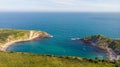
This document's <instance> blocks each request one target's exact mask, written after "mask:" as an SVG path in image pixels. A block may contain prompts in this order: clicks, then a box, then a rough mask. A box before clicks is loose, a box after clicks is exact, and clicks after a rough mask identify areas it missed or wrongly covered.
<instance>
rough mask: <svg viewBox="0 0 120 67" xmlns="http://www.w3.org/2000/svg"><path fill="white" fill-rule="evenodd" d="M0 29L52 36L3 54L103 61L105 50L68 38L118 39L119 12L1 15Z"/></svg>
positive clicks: (19, 46)
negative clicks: (96, 35)
mask: <svg viewBox="0 0 120 67" xmlns="http://www.w3.org/2000/svg"><path fill="white" fill-rule="evenodd" d="M0 28H14V29H26V30H42V31H45V32H48V33H49V34H51V35H53V36H54V37H53V38H44V39H39V40H36V41H33V42H24V43H17V44H14V45H12V46H11V47H9V48H8V50H7V51H15V52H29V53H34V54H52V55H56V56H78V57H83V58H95V57H99V58H101V59H105V58H107V57H108V53H107V52H106V51H103V50H100V49H97V48H95V47H91V46H88V45H83V44H80V43H79V42H76V41H72V40H71V38H75V37H79V38H82V37H84V36H87V35H95V34H102V35H105V36H108V37H111V38H120V13H79V12H76V13H74V12H61V13H60V12H36V13H35V12H8V13H7V12H1V13H0Z"/></svg>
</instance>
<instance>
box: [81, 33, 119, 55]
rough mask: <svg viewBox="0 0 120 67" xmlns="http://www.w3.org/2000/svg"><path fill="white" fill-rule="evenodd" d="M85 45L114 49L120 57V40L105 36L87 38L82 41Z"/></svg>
mask: <svg viewBox="0 0 120 67" xmlns="http://www.w3.org/2000/svg"><path fill="white" fill-rule="evenodd" d="M82 41H84V42H85V43H88V44H91V43H95V46H98V47H109V48H112V49H113V50H114V51H115V53H116V54H118V55H120V39H112V38H109V37H106V36H103V35H94V36H86V37H84V38H83V39H82Z"/></svg>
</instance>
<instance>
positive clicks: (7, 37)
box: [0, 29, 47, 46]
mask: <svg viewBox="0 0 120 67" xmlns="http://www.w3.org/2000/svg"><path fill="white" fill-rule="evenodd" d="M35 36H38V37H46V36H47V35H46V33H45V32H42V31H34V30H15V29H0V46H2V45H4V44H5V43H6V42H10V41H13V40H19V39H23V40H24V39H29V38H32V37H35Z"/></svg>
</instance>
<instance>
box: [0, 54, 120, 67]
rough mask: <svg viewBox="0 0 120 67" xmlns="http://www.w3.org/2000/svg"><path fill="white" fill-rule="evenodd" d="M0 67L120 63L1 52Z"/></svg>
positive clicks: (78, 66) (113, 65)
mask: <svg viewBox="0 0 120 67" xmlns="http://www.w3.org/2000/svg"><path fill="white" fill-rule="evenodd" d="M0 67H120V61H117V62H110V61H105V60H98V59H96V60H93V59H82V58H79V57H66V56H62V57H55V56H52V55H36V54H28V53H14V52H0Z"/></svg>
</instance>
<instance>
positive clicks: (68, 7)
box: [0, 0, 120, 12]
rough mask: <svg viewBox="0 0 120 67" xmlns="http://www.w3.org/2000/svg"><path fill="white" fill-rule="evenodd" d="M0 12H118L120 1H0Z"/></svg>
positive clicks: (119, 10)
mask: <svg viewBox="0 0 120 67" xmlns="http://www.w3.org/2000/svg"><path fill="white" fill-rule="evenodd" d="M0 11H3V12H4V11H23V12H24V11H30V12H32V11H34V12H41V11H44V12H45V11H46V12H50V11H56V12H57V11H59V12H68V11H70V12H120V0H0Z"/></svg>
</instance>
